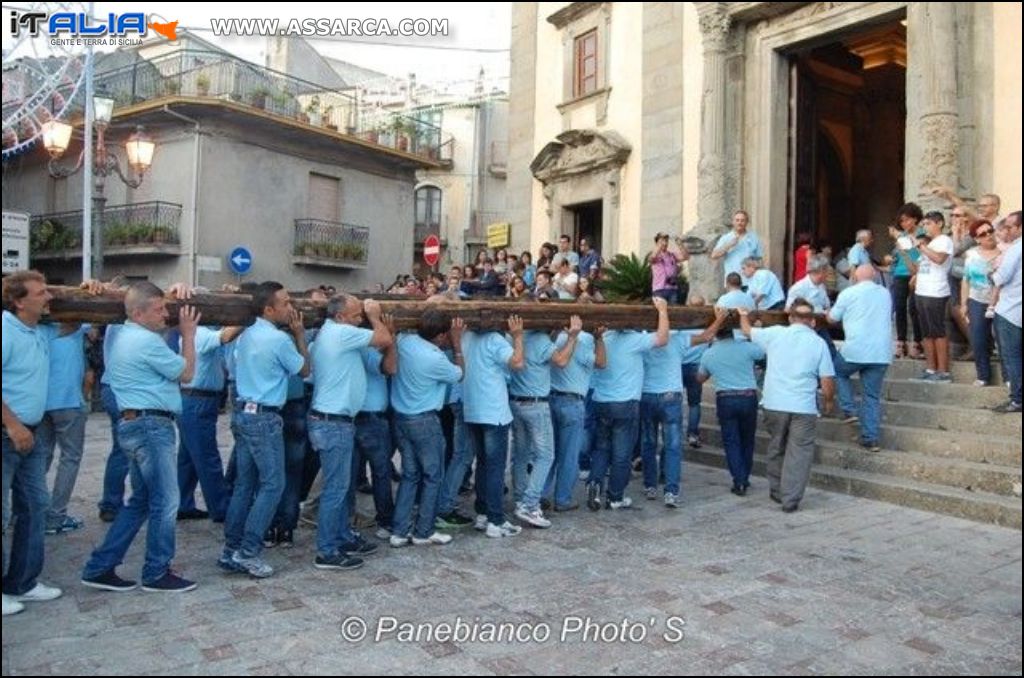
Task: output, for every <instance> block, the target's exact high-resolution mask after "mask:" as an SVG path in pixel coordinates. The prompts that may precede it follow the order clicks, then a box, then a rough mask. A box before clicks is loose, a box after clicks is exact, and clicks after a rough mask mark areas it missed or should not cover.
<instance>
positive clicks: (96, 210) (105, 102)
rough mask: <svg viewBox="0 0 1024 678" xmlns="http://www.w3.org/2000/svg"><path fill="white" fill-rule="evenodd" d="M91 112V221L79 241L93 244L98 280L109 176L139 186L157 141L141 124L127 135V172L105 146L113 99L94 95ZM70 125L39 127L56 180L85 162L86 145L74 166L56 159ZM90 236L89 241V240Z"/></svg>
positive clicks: (61, 152)
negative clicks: (92, 139) (94, 131)
mask: <svg viewBox="0 0 1024 678" xmlns="http://www.w3.org/2000/svg"><path fill="white" fill-rule="evenodd" d="M92 106H93V112H94V116H95V122H94V128H95V130H96V147H95V152H94V153H93V158H92V174H93V177H94V180H93V192H92V208H93V209H92V222H93V223H87V221H88V220H85V219H83V223H82V241H83V243H85V242H90V243H91V244H92V262H91V263H92V265H91V267H90V268H91V277H93V278H96V279H101V278H102V275H103V209H104V206H105V205H106V202H107V199H106V197H105V196H104V195H103V190H104V188H105V185H106V178H107V177H108V176H117V177H118V178H119V179H120V180H121V181H122V182H123V183H124V184H125V185H126V186H128V187H130V188H138V187H139V186H140V185H142V180H143V178H144V177H145V174H146V171H147V170H148V169H149V168H150V166H151V165H152V164H153V153H154V151H155V150H156V144H155V143H154V142H153V140H152V139H151V138H150V137H149V136H148V135H147V134H146V133H145V132H144V131H143V130H142V127H141V126H138V127H136V129H135V132H134V133H133V134H132V135H131V136H129V137H128V140H127V141H126V142H125V145H124V149H125V154H126V156H127V158H128V167H129V171H128V173H127V174H126V173H125V172H124V171H123V170H122V169H121V163H120V161H119V160H118V158H117V155H115V154H114V153H113V152H110V151H108V149H107V145H106V139H105V135H106V131H107V128H108V127H109V126H110V119H111V117H112V115H113V112H114V100H113V99H111V98H109V97H105V96H101V95H96V96H94V97H93V98H92ZM72 130H73V128H72V126H71V125H69V124H67V123H65V122H61V121H59V120H50V121H49V122H46V123H45V124H43V126H42V139H43V146H44V147H45V148H46V150H47V152H48V153H49V154H50V162H49V166H48V169H49V172H50V176H52V177H54V178H55V179H66V178H67V177H70V176H71V175H73V174H75V173H77V172H78V171H79V170H81V169H82V168H83V167H84V166H85V164H86V162H87V158H86V152H87V151H88V150H89V144H88V143H87V144H86V147H85V148H83V149H82V152H81V153H80V154H79V155H78V160H77V161H76V162H75V164H74V165H73V166H66V165H61V164H60V163H59V162H58V160H60V158H61V157H62V156H63V155H64V153H65V152H66V151H67V149H68V145H69V144H70V143H71V133H72ZM90 238H91V240H90Z"/></svg>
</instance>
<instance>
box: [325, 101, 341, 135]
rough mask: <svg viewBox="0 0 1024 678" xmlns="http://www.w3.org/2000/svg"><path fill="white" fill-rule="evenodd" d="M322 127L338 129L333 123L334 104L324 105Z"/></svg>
mask: <svg viewBox="0 0 1024 678" xmlns="http://www.w3.org/2000/svg"><path fill="white" fill-rule="evenodd" d="M324 127H326V128H327V129H331V130H334V131H338V126H337V125H336V124H334V106H325V107H324Z"/></svg>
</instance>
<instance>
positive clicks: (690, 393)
mask: <svg viewBox="0 0 1024 678" xmlns="http://www.w3.org/2000/svg"><path fill="white" fill-rule="evenodd" d="M699 369H700V364H699V363H692V364H691V363H687V364H685V365H683V389H685V390H686V435H691V436H700V401H701V397H702V396H703V391H704V385H703V384H701V383H700V382H699V381H697V371H698V370H699Z"/></svg>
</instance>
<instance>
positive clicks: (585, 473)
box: [580, 471, 590, 483]
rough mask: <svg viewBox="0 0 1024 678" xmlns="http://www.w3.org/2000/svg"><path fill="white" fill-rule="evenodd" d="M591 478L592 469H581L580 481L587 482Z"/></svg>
mask: <svg viewBox="0 0 1024 678" xmlns="http://www.w3.org/2000/svg"><path fill="white" fill-rule="evenodd" d="M588 480H590V471H580V482H582V483H585V482H587V481H588Z"/></svg>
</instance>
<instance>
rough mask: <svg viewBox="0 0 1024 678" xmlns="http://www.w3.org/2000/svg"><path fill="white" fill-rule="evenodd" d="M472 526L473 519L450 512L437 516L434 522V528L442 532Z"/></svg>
mask: <svg viewBox="0 0 1024 678" xmlns="http://www.w3.org/2000/svg"><path fill="white" fill-rule="evenodd" d="M472 524H473V519H472V518H468V517H466V516H464V515H462V514H461V513H458V512H457V511H452V512H451V513H448V514H446V515H443V516H438V517H437V519H435V520H434V526H435V527H437V528H438V529H442V530H455V529H459V528H462V527H469V526H470V525H472Z"/></svg>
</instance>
